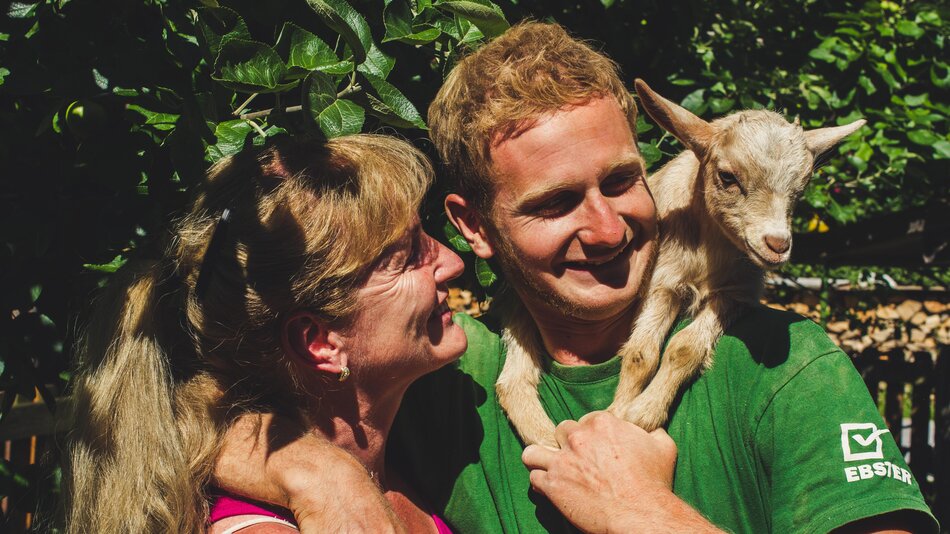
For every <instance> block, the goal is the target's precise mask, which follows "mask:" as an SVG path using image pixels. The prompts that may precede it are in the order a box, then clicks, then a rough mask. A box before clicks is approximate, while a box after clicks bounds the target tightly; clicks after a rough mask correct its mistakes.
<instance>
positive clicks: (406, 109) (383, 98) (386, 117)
mask: <svg viewBox="0 0 950 534" xmlns="http://www.w3.org/2000/svg"><path fill="white" fill-rule="evenodd" d="M364 76H365V77H366V81H368V82H369V84H370V86H372V88H373V91H374V92H375V93H376V95H378V96H379V98H378V99H377V98H375V97H374V96H373V95H371V94H367V95H366V96H367V98H368V100H369V102H370V106H371V109H370V113H372V114H373V115H375V116H377V117H379V118H380V119H382V121H383V122H385V123H386V124H389V125H392V126H395V127H397V128H419V129H422V130H424V129H426V123H425V121H424V120H423V119H422V116H421V115H420V114H419V111H418V110H416V107H415V106H413V105H412V102H410V101H409V99H408V98H406V96H405V95H403V94H402V93H401V92H400V91H399V89H396V88H395V87H394V86H393V85H392V84H390V83H389V82H387V81H386V80H383V79H382V78H380V77H378V76H374V75H372V74H368V73H366V74H364Z"/></svg>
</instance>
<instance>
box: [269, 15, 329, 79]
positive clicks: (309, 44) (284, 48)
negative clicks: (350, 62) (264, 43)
mask: <svg viewBox="0 0 950 534" xmlns="http://www.w3.org/2000/svg"><path fill="white" fill-rule="evenodd" d="M275 48H276V49H277V52H278V53H279V54H280V55H281V56H283V57H286V58H287V67H288V68H290V69H300V70H303V71H307V72H309V71H311V70H315V69H317V68H320V67H327V66H330V65H336V64H339V63H340V58H338V57H337V55H336V53H335V52H334V51H333V49H332V48H330V46H329V45H328V44H327V43H325V42H323V40H322V39H320V38H319V37H317V36H316V35H314V34H312V33H310V32H308V31H307V30H305V29H303V28H301V27H300V26H297V25H296V24H294V23H292V22H285V23H284V26H283V27H282V28H281V30H280V36H279V37H277V44H276V45H275Z"/></svg>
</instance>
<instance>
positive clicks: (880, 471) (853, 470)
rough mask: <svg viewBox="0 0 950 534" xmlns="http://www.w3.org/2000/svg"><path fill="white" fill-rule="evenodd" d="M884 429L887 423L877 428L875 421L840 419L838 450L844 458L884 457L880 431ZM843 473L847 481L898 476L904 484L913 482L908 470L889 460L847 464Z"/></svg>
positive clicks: (851, 459)
mask: <svg viewBox="0 0 950 534" xmlns="http://www.w3.org/2000/svg"><path fill="white" fill-rule="evenodd" d="M887 432H890V431H889V430H888V429H887V428H886V427H885V428H881V429H878V428H877V425H875V424H874V423H842V425H841V452H842V453H843V454H844V461H846V462H859V461H862V460H883V459H884V442H883V441H882V440H881V435H882V434H886V433H887ZM844 477H845V479H846V480H847V481H848V482H857V481H859V480H868V479H870V478H876V477H884V478H893V479H895V480H900V481H901V482H903V483H905V484H911V485H912V484H913V483H914V482H913V480H914V478H913V475H911V473H910V471H908V470H906V469H904V468H903V467H901V466H899V465H895V464H892V463H891V462H869V463H864V464H859V465H849V466H847V467H845V468H844Z"/></svg>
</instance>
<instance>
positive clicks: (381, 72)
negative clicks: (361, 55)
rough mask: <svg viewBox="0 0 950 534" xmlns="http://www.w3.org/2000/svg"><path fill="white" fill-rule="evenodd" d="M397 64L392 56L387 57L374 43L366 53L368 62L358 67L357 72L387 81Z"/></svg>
mask: <svg viewBox="0 0 950 534" xmlns="http://www.w3.org/2000/svg"><path fill="white" fill-rule="evenodd" d="M395 64H396V60H395V59H393V57H392V56H389V55H387V54H386V53H385V52H383V51H382V50H380V49H379V47H377V46H376V43H373V44H372V46H370V48H369V51H367V52H366V61H365V62H363V63H362V64H360V65H359V66H358V67H356V70H358V71H360V72H362V73H363V74H372V75H375V76H379V77H380V78H383V79H385V78H386V77H388V76H389V73H390V72H392V70H393V66H394V65H395Z"/></svg>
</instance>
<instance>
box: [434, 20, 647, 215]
mask: <svg viewBox="0 0 950 534" xmlns="http://www.w3.org/2000/svg"><path fill="white" fill-rule="evenodd" d="M608 95H612V96H613V97H614V98H616V99H617V103H618V104H620V108H621V109H622V110H623V112H624V114H625V115H626V117H627V121H628V122H629V124H630V130H631V131H632V132H634V134H635V132H636V122H637V108H636V104H634V101H633V97H632V96H631V94H630V92H629V91H627V89H626V87H624V84H623V82H622V81H621V80H620V76H619V73H618V68H617V64H616V63H614V62H613V61H612V60H610V59H609V58H607V57H606V56H604V55H603V54H601V53H600V52H598V51H596V50H594V49H593V48H592V47H591V46H590V45H589V44H587V43H585V42H583V41H579V40H577V39H575V38H573V37H571V36H570V35H568V33H567V32H566V31H565V30H564V28H562V27H561V26H559V25H557V24H547V23H540V22H525V23H522V24H518V25H516V26H513V27H512V28H510V29H509V30H508V31H507V32H505V33H504V34H503V35H501V36H500V37H498V38H496V39H495V40H493V41H491V42H490V43H488V44H486V45H485V46H483V47H482V48H480V49H478V50H477V51H475V52H474V53H472V54H470V55H469V56H467V57H465V58H464V59H462V60H461V61H460V62H459V64H458V65H457V66H456V67H455V68H454V69H453V70H452V72H451V73H450V74H449V76H448V77H447V78H446V80H445V83H444V84H443V85H442V88H441V89H440V90H439V93H438V94H437V95H436V97H435V100H433V102H432V105H431V106H429V128H430V137H431V138H432V141H433V143H434V144H435V147H436V149H437V150H438V152H439V156H440V157H441V159H442V164H443V170H444V174H445V175H446V176H445V177H446V178H447V179H448V181H449V182H448V183H450V184H451V189H452V190H454V191H455V192H457V193H459V194H461V195H463V196H465V197H466V198H468V199H469V200H470V201H472V202H473V203H474V206H475V208H476V209H477V210H478V211H480V212H482V213H488V212H489V211H490V210H491V207H492V196H493V193H494V189H493V184H492V180H491V154H490V149H491V147H492V146H496V145H498V144H499V143H501V142H502V141H504V140H506V139H510V138H511V137H513V136H516V135H518V134H519V133H520V132H523V131H524V130H526V129H528V128H530V127H531V126H532V125H533V124H534V123H535V121H536V120H537V119H538V118H540V117H542V116H544V115H545V114H548V113H552V112H555V111H557V110H560V109H564V108H565V107H570V106H577V105H583V104H586V103H587V102H589V101H590V100H592V99H596V98H602V97H605V96H608Z"/></svg>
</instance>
